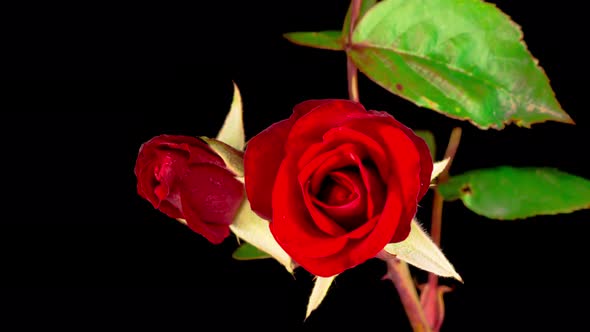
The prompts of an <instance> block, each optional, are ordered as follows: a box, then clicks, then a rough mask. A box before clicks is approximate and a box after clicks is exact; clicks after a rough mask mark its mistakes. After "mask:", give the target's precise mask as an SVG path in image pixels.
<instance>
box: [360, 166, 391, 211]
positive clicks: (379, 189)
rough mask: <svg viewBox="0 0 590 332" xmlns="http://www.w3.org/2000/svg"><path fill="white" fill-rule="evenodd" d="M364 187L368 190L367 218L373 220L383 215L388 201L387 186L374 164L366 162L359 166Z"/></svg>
mask: <svg viewBox="0 0 590 332" xmlns="http://www.w3.org/2000/svg"><path fill="white" fill-rule="evenodd" d="M359 169H360V172H361V175H362V178H363V182H364V186H365V188H367V198H366V201H367V207H366V210H367V218H373V217H374V216H376V215H378V214H380V213H381V210H382V209H383V204H385V200H386V199H387V186H386V184H385V183H383V179H382V178H381V177H380V176H379V173H378V171H377V170H376V169H375V166H374V164H373V163H368V162H365V163H363V164H360V165H359Z"/></svg>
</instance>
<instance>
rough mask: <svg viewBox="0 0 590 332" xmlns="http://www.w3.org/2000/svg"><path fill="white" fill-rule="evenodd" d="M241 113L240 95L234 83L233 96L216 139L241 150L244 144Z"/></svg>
mask: <svg viewBox="0 0 590 332" xmlns="http://www.w3.org/2000/svg"><path fill="white" fill-rule="evenodd" d="M242 114H243V112H242V97H241V96H240V90H239V89H238V86H237V85H236V83H234V97H233V99H232V103H231V106H230V109H229V112H228V113H227V116H226V117H225V121H224V122H223V126H222V127H221V130H219V134H217V139H218V140H220V141H222V142H224V143H225V144H227V145H229V146H231V147H233V148H234V149H236V150H239V151H243V150H244V145H245V144H246V139H245V134H244V121H243V115H242Z"/></svg>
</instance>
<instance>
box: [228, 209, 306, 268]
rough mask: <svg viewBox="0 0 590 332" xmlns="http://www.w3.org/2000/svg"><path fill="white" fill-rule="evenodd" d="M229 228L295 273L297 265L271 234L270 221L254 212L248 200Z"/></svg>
mask: <svg viewBox="0 0 590 332" xmlns="http://www.w3.org/2000/svg"><path fill="white" fill-rule="evenodd" d="M229 228H230V229H231V231H232V232H233V233H234V234H235V235H236V236H237V237H239V238H240V239H242V240H244V241H246V242H248V243H251V244H252V245H253V246H255V247H257V248H259V249H260V250H262V251H264V252H266V253H268V254H269V255H271V256H272V257H273V258H274V259H276V260H277V261H278V262H279V263H281V264H282V265H283V266H284V267H285V268H286V269H287V271H289V272H290V273H293V269H294V268H295V263H294V262H293V260H292V259H291V257H290V256H289V255H288V254H287V253H286V252H285V251H284V250H283V248H282V247H281V246H280V245H279V244H278V243H277V241H276V240H275V238H274V236H273V235H272V233H271V232H270V228H269V223H268V221H267V220H264V219H262V218H260V217H259V216H258V215H257V214H256V213H254V211H252V208H251V207H250V203H249V202H248V200H247V199H244V201H242V205H241V206H240V208H239V210H238V213H237V214H236V217H235V219H234V222H233V223H232V224H231V225H229Z"/></svg>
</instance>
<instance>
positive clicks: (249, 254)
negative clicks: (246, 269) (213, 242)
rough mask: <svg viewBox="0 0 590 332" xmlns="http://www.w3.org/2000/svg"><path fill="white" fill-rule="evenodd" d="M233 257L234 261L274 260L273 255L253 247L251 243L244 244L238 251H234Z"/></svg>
mask: <svg viewBox="0 0 590 332" xmlns="http://www.w3.org/2000/svg"><path fill="white" fill-rule="evenodd" d="M232 257H233V258H234V259H237V260H240V261H249V260H254V259H265V258H272V256H271V255H269V254H267V253H265V252H264V251H262V250H260V249H258V248H256V247H255V246H253V245H251V244H250V243H244V244H242V245H241V246H239V247H238V249H236V251H234V253H233V255H232Z"/></svg>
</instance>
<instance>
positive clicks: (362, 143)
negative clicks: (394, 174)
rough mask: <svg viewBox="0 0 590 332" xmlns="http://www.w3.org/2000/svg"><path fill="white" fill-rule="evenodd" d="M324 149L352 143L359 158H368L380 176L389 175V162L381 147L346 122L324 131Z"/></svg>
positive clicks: (385, 176)
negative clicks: (349, 126) (341, 125)
mask: <svg viewBox="0 0 590 332" xmlns="http://www.w3.org/2000/svg"><path fill="white" fill-rule="evenodd" d="M353 122H354V121H353ZM323 139H324V144H325V146H326V149H330V148H334V147H337V146H339V145H342V144H347V143H352V144H354V145H355V146H356V147H355V151H357V152H356V153H357V154H358V155H359V157H360V158H361V159H363V160H364V159H365V158H367V157H368V158H369V159H370V160H371V161H372V162H373V164H374V165H375V166H376V167H377V169H379V174H380V175H381V177H382V178H384V179H385V178H387V177H388V176H389V163H388V161H387V156H386V154H385V151H384V150H383V147H382V146H381V145H380V144H379V143H378V142H377V141H375V140H374V139H373V138H372V137H371V136H369V135H367V134H365V133H362V132H359V131H356V130H354V129H352V128H348V127H347V125H346V124H344V126H343V127H338V128H333V129H331V130H329V131H328V132H326V134H325V135H324V137H323Z"/></svg>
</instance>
